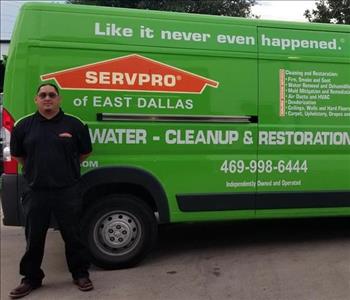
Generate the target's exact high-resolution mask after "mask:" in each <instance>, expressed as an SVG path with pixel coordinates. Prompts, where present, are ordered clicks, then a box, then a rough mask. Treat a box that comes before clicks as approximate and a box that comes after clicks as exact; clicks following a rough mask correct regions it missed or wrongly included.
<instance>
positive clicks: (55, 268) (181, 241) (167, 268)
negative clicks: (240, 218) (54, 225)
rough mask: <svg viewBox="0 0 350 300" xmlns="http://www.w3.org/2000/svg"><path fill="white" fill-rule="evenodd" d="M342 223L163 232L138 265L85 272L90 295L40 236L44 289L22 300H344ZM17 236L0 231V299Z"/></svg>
mask: <svg viewBox="0 0 350 300" xmlns="http://www.w3.org/2000/svg"><path fill="white" fill-rule="evenodd" d="M349 223H350V219H349V218H348V219H345V218H343V219H315V220H275V221H250V222H229V223H206V224H181V225H180V224H178V225H166V226H162V227H161V228H160V233H159V240H158V244H157V247H156V249H155V250H154V251H153V252H152V254H151V255H150V256H148V257H147V258H146V259H145V260H144V261H143V262H142V263H141V264H140V265H139V266H137V267H135V268H132V269H126V270H117V271H105V270H101V269H98V268H96V267H92V269H91V279H92V280H93V281H94V284H95V290H94V291H92V292H86V293H83V292H80V291H79V290H78V289H77V288H76V287H75V286H74V285H73V284H72V283H71V279H70V275H69V273H68V271H67V267H66V264H65V258H64V249H63V242H62V240H61V237H60V234H59V232H58V231H52V230H50V231H49V233H48V236H47V243H46V252H45V258H44V262H43V269H44V270H45V272H46V278H45V281H44V286H43V287H42V288H40V289H39V290H35V291H34V292H32V293H31V294H30V295H28V296H27V297H26V298H25V299H37V300H43V299H45V300H47V299H49V300H54V299H60V300H62V299H71V300H73V299H74V300H76V299H102V300H105V299H106V300H107V299H113V300H117V299H123V300H129V299H142V300H148V299H149V300H157V299H167V300H172V299H174V300H178V299H181V300H192V299H193V300H195V299H198V300H199V299H201V300H202V299H220V300H221V299H237V300H245V299H246V300H255V299H259V300H264V299H266V300H274V299H276V300H277V299H278V300H289V299H290V300H295V299H298V300H302V299H307V300H313V299H314V300H338V299H339V300H346V299H350V226H349V225H350V224H349ZM24 247H25V243H24V236H23V229H21V228H13V227H6V226H3V225H1V299H7V295H8V292H9V290H10V289H11V288H13V287H15V286H16V285H17V284H18V282H19V279H20V277H19V275H18V263H19V260H20V257H21V255H22V254H23V251H24Z"/></svg>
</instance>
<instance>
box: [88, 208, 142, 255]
mask: <svg viewBox="0 0 350 300" xmlns="http://www.w3.org/2000/svg"><path fill="white" fill-rule="evenodd" d="M141 235H142V231H141V224H140V222H139V220H138V219H137V218H136V217H135V216H134V215H133V214H131V213H129V212H125V211H113V212H108V213H107V214H105V215H103V216H102V217H101V218H99V219H98V221H97V222H96V223H95V226H94V236H93V237H94V242H95V245H96V246H97V248H98V249H99V250H100V251H102V252H104V253H105V254H108V255H114V256H120V255H125V254H126V253H128V252H131V251H132V250H133V249H134V248H135V247H136V246H137V245H138V243H139V241H140V239H141Z"/></svg>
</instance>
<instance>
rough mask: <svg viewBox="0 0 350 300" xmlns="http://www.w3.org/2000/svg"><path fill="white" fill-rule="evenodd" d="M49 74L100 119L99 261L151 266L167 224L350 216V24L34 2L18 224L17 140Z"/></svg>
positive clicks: (28, 12)
mask: <svg viewBox="0 0 350 300" xmlns="http://www.w3.org/2000/svg"><path fill="white" fill-rule="evenodd" d="M42 82H50V83H54V84H56V85H58V86H59V88H60V90H61V94H62V97H63V109H64V111H65V112H68V113H70V114H73V115H76V116H78V117H79V118H80V119H82V120H83V121H84V122H86V123H87V124H88V125H89V130H90V136H91V139H92V142H93V149H94V151H93V154H92V156H91V157H89V159H88V160H87V161H85V162H83V163H82V165H81V168H82V173H83V176H82V189H83V199H84V217H83V219H82V223H83V226H84V227H83V228H84V237H85V239H86V242H87V244H88V245H89V250H90V252H91V256H92V258H93V262H94V263H95V264H96V265H98V266H101V267H103V268H121V267H127V266H132V265H134V264H136V263H137V262H139V261H140V260H141V259H142V258H143V257H144V256H145V254H146V253H147V252H148V251H149V250H150V248H151V247H152V245H153V244H154V242H155V240H156V235H157V225H158V224H161V223H176V222H197V221H198V222H199V221H218V220H237V219H257V218H290V217H293V218H294V217H321V216H350V26H347V25H325V24H323V25H321V24H305V23H292V22H279V21H278V22H277V21H263V20H249V19H241V18H231V17H218V16H206V15H193V14H181V13H168V12H167V13H166V12H159V11H143V10H131V9H114V8H102V7H93V6H79V5H60V4H42V3H29V4H26V5H24V6H23V7H22V9H21V12H20V15H19V17H18V19H17V23H16V26H15V30H14V34H13V37H12V40H11V45H10V52H9V57H8V62H7V66H6V74H5V86H4V100H3V103H4V109H3V115H2V117H3V134H4V149H3V150H4V151H3V153H4V174H3V176H2V206H3V212H4V219H3V222H4V224H5V225H17V226H18V225H22V224H23V221H24V220H23V213H22V209H21V194H22V191H23V188H24V186H23V185H24V181H23V178H22V176H21V171H20V169H19V168H18V166H17V163H16V162H15V161H14V160H13V159H11V154H10V152H9V139H10V133H11V130H12V128H13V126H14V123H15V122H16V121H17V120H19V119H20V118H22V117H23V116H25V115H27V114H29V113H31V112H33V111H34V110H35V105H34V101H33V98H34V94H35V90H36V87H37V86H38V85H39V84H40V83H42ZM43 163H45V162H43Z"/></svg>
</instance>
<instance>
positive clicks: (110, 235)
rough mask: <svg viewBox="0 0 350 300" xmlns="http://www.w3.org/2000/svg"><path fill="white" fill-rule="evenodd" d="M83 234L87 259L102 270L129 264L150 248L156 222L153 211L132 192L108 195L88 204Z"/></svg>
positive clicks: (155, 234) (132, 263)
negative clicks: (89, 257)
mask: <svg viewBox="0 0 350 300" xmlns="http://www.w3.org/2000/svg"><path fill="white" fill-rule="evenodd" d="M83 233H84V238H85V241H86V243H87V247H88V249H89V252H90V256H91V261H92V263H94V264H95V265H96V266H99V267H101V268H104V269H120V268H127V267H132V266H134V265H135V264H137V263H138V262H139V261H140V260H142V259H143V258H144V257H145V255H146V254H147V253H148V252H149V251H150V249H151V248H152V247H153V245H154V243H155V240H156V236H157V222H156V219H155V216H154V213H153V211H152V210H151V209H150V207H149V206H148V205H147V204H145V203H144V202H143V201H142V200H140V199H138V198H137V197H135V196H132V195H113V196H108V197H106V198H104V199H102V201H98V203H96V204H94V205H92V206H91V207H90V208H89V209H88V211H87V213H86V214H85V217H84V222H83Z"/></svg>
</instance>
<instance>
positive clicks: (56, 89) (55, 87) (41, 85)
mask: <svg viewBox="0 0 350 300" xmlns="http://www.w3.org/2000/svg"><path fill="white" fill-rule="evenodd" d="M46 85H49V86H52V87H53V88H54V89H55V91H56V93H57V95H59V94H60V92H59V91H58V87H57V86H56V85H55V84H53V83H42V84H40V85H39V87H38V89H37V91H36V93H37V94H38V93H39V91H40V89H41V88H42V87H43V86H46Z"/></svg>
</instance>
